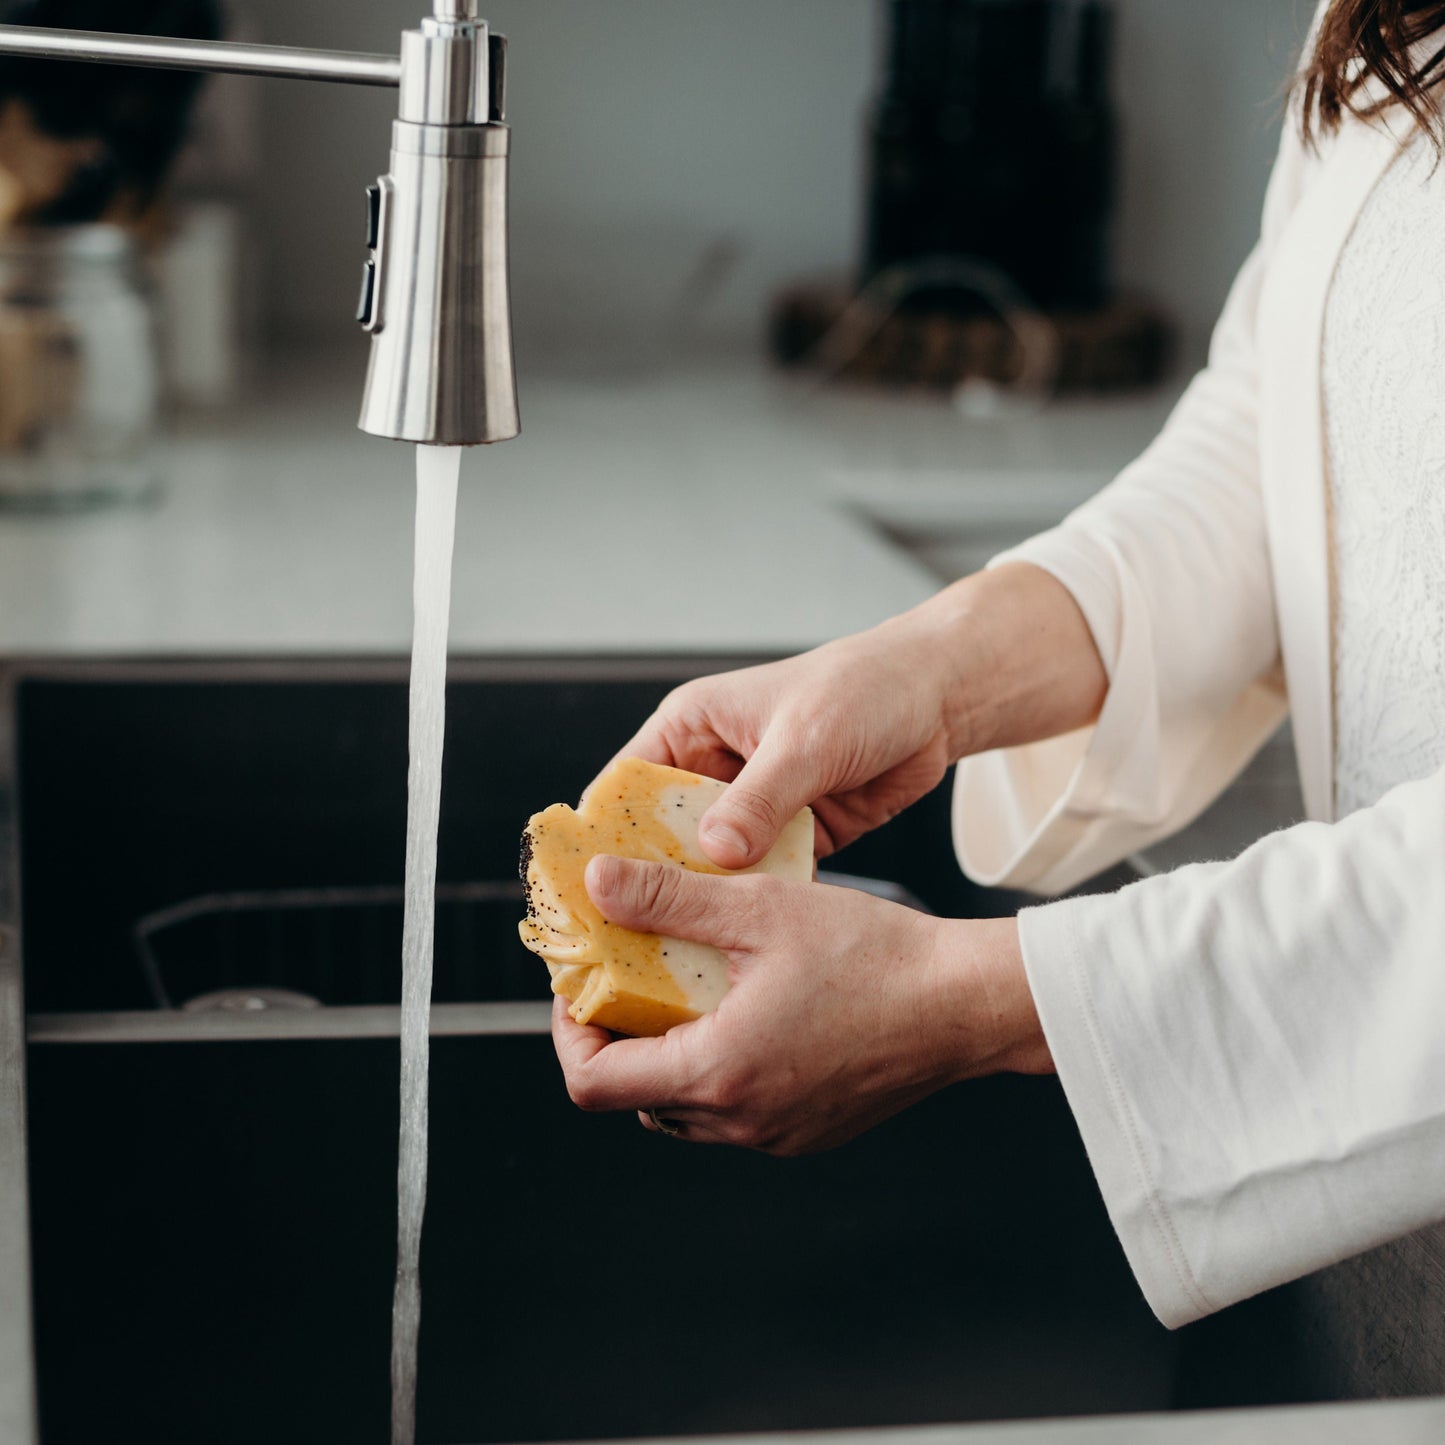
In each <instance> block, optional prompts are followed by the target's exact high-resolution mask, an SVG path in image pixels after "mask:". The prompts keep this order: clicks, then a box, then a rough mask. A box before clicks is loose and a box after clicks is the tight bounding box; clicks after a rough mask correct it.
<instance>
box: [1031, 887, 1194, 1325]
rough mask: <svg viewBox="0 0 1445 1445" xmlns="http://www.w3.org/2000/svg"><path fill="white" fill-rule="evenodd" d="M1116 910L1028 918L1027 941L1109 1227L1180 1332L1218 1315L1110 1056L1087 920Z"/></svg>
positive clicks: (1043, 1016) (1156, 1307)
mask: <svg viewBox="0 0 1445 1445" xmlns="http://www.w3.org/2000/svg"><path fill="white" fill-rule="evenodd" d="M1136 886H1138V885H1136ZM1111 902H1112V900H1111V898H1110V897H1109V896H1108V895H1105V896H1103V897H1095V898H1076V899H1067V900H1064V901H1062V902H1058V903H1050V904H1047V905H1044V906H1043V907H1039V908H1030V909H1026V910H1025V911H1024V912H1022V913H1020V914H1019V939H1020V943H1021V945H1022V948H1023V956H1024V967H1025V970H1026V971H1027V974H1028V980H1029V987H1030V989H1031V990H1032V991H1033V996H1034V1002H1035V1004H1036V1006H1037V1008H1038V1011H1039V1020H1040V1022H1041V1023H1042V1025H1043V1030H1044V1038H1045V1039H1046V1040H1047V1042H1048V1046H1049V1052H1050V1053H1051V1055H1052V1056H1053V1060H1054V1066H1055V1068H1056V1069H1057V1070H1058V1075H1059V1080H1060V1082H1061V1083H1062V1084H1063V1088H1064V1094H1065V1096H1066V1097H1067V1098H1068V1101H1069V1107H1070V1109H1072V1111H1073V1114H1074V1119H1075V1121H1076V1123H1077V1124H1078V1127H1079V1133H1080V1134H1081V1135H1082V1136H1083V1141H1084V1147H1085V1149H1086V1150H1087V1151H1088V1155H1089V1162H1090V1164H1091V1165H1092V1167H1093V1170H1094V1177H1095V1178H1096V1179H1097V1181H1098V1184H1099V1188H1100V1191H1101V1192H1102V1194H1103V1196H1104V1203H1105V1205H1106V1206H1107V1208H1108V1211H1109V1218H1110V1220H1111V1221H1112V1222H1113V1225H1114V1229H1115V1232H1116V1233H1117V1234H1118V1236H1119V1242H1120V1243H1121V1244H1122V1245H1123V1248H1124V1254H1125V1256H1126V1257H1127V1259H1128V1261H1129V1266H1130V1268H1131V1269H1132V1270H1133V1271H1134V1277H1135V1278H1136V1279H1137V1280H1138V1282H1139V1286H1140V1288H1141V1289H1142V1290H1143V1292H1144V1297H1145V1299H1146V1300H1147V1301H1148V1303H1149V1307H1150V1308H1151V1309H1152V1310H1153V1311H1154V1313H1155V1314H1156V1315H1157V1316H1158V1317H1159V1320H1160V1322H1161V1323H1162V1324H1164V1325H1165V1326H1167V1327H1168V1328H1169V1329H1177V1328H1179V1326H1181V1325H1185V1324H1189V1323H1190V1322H1191V1321H1193V1320H1196V1319H1199V1318H1200V1317H1202V1316H1204V1315H1207V1314H1212V1313H1213V1312H1214V1311H1215V1309H1216V1308H1218V1306H1217V1305H1215V1304H1213V1303H1212V1302H1211V1301H1210V1300H1209V1299H1208V1297H1207V1296H1206V1295H1205V1294H1204V1292H1203V1290H1202V1289H1201V1288H1200V1286H1199V1284H1198V1282H1197V1281H1196V1280H1195V1278H1194V1276H1193V1274H1192V1272H1191V1270H1190V1268H1189V1265H1188V1262H1187V1260H1186V1259H1185V1256H1184V1251H1183V1248H1182V1246H1181V1244H1180V1242H1179V1239H1178V1236H1177V1234H1176V1231H1175V1229H1174V1225H1173V1222H1172V1221H1171V1219H1170V1216H1169V1211H1168V1209H1167V1208H1166V1206H1165V1205H1164V1203H1163V1201H1162V1200H1161V1198H1160V1196H1159V1191H1158V1188H1157V1186H1156V1185H1155V1182H1154V1180H1153V1179H1152V1178H1151V1176H1150V1173H1149V1170H1148V1166H1147V1164H1146V1163H1145V1159H1144V1152H1143V1149H1142V1148H1141V1133H1140V1124H1139V1121H1138V1119H1137V1117H1136V1116H1135V1113H1134V1111H1133V1109H1132V1107H1131V1104H1130V1100H1129V1096H1128V1094H1127V1093H1126V1091H1125V1090H1124V1088H1123V1085H1122V1083H1121V1078H1120V1071H1119V1069H1118V1068H1117V1066H1116V1065H1115V1063H1114V1061H1113V1059H1112V1058H1111V1057H1110V1054H1109V1048H1108V1043H1107V1040H1106V1038H1105V1035H1104V1032H1103V1030H1102V1028H1101V1027H1100V1023H1099V1015H1098V1010H1097V1008H1096V1006H1095V1002H1094V999H1093V996H1092V991H1091V990H1090V987H1089V980H1088V974H1087V972H1086V970H1085V969H1084V968H1083V966H1082V963H1081V959H1080V956H1079V950H1078V946H1077V923H1078V920H1079V919H1080V918H1081V916H1082V914H1083V911H1084V910H1087V909H1101V908H1108V907H1110V906H1111Z"/></svg>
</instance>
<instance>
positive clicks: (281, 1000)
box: [181, 988, 321, 1014]
mask: <svg viewBox="0 0 1445 1445" xmlns="http://www.w3.org/2000/svg"><path fill="white" fill-rule="evenodd" d="M181 1007H182V1008H183V1009H185V1010H186V1011H187V1012H188V1013H231V1014H254V1013H266V1012H269V1011H271V1010H273V1009H297V1008H320V1007H321V1000H320V999H319V998H312V997H311V995H310V994H309V993H297V992H296V991H295V990H294V989H289V988H218V989H215V990H214V991H213V992H211V993H200V994H197V995H196V996H195V998H188V999H187V1000H186V1001H185V1003H183V1004H182V1005H181Z"/></svg>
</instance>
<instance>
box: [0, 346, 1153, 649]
mask: <svg viewBox="0 0 1445 1445" xmlns="http://www.w3.org/2000/svg"><path fill="white" fill-rule="evenodd" d="M363 364H364V353H363V352H362V350H360V349H358V350H357V351H356V353H355V354H351V353H349V352H348V353H347V354H346V355H345V356H343V357H340V358H338V359H334V360H326V359H318V358H316V357H309V358H306V357H303V358H301V359H298V360H293V361H292V362H290V363H289V364H284V365H282V366H281V367H280V368H278V369H277V370H276V372H275V373H274V374H273V379H272V381H271V382H270V384H269V385H267V386H266V387H265V388H264V390H263V391H262V394H261V395H260V396H258V398H257V399H256V400H255V401H254V402H253V403H251V404H249V405H247V406H246V407H244V408H242V409H241V410H239V411H238V412H237V413H236V414H235V415H233V416H229V417H226V418H219V419H210V420H198V419H192V420H189V421H187V422H184V423H183V424H182V425H181V426H180V427H179V428H178V430H177V434H176V436H175V437H174V438H173V439H172V440H171V441H169V442H168V443H167V444H166V445H165V448H164V466H165V469H166V471H167V473H168V479H167V482H166V486H165V490H164V493H163V495H162V496H161V498H160V499H159V500H158V501H157V502H155V503H152V504H149V505H146V506H142V507H133V508H124V507H117V508H113V509H109V510H102V511H96V512H91V513H86V514H79V515H68V516H67V515H60V516H22V515H16V514H14V513H4V512H0V655H9V656H16V655H25V656H36V655H43V656H87V655H97V656H123V655H145V656H174V655H197V656H217V655H220V656H235V655H262V656H297V655H301V656H305V655H313V654H317V655H333V656H334V655H342V656H348V655H356V654H369V655H375V654H392V655H395V654H402V653H404V652H405V651H406V650H407V647H408V643H409V638H410V569H411V555H410V546H411V525H412V518H411V509H412V502H413V496H414V492H413V487H412V481H411V477H412V469H413V459H412V454H411V450H410V448H408V447H405V446H402V445H400V444H397V443H388V442H381V441H377V440H375V439H374V438H371V437H367V436H364V435H362V434H360V433H359V432H357V431H356V429H355V413H356V410H357V407H358V405H359V399H360V390H361V376H362V369H363ZM1166 404H1167V398H1158V397H1150V398H1146V399H1144V400H1142V401H1141V400H1130V401H1126V402H1122V403H1107V404H1104V403H1093V404H1070V405H1068V406H1059V407H1057V408H1052V409H1050V410H1049V411H1047V412H1044V413H1042V414H1040V415H1038V416H1029V417H1023V418H1018V419H1014V420H1011V421H970V420H967V419H965V418H964V417H962V416H961V415H960V414H959V413H957V412H956V411H955V410H954V409H953V408H952V407H951V406H950V405H948V403H947V402H946V401H943V400H935V399H931V398H926V397H919V396H916V395H897V396H889V395H879V394H877V393H872V392H864V391H848V390H821V389H818V388H816V387H811V386H809V385H808V384H807V383H803V382H800V381H798V380H797V379H796V378H793V377H788V376H783V375H779V374H776V373H773V372H771V371H769V370H767V369H766V368H765V367H764V366H762V365H761V364H759V363H758V362H756V361H749V360H747V359H744V358H728V357H719V358H713V359H707V360H695V361H691V362H688V363H684V364H678V365H676V366H674V367H672V368H671V369H669V370H665V371H664V370H662V369H661V368H658V369H654V370H653V371H651V372H650V373H641V374H639V373H637V372H633V373H630V374H623V375H615V376H612V377H610V378H594V377H579V376H564V375H551V376H549V375H546V374H543V375H541V376H536V377H524V381H523V390H522V406H523V425H524V433H523V435H522V437H521V438H520V439H519V440H517V441H515V442H508V443H504V444H502V445H499V446H495V447H491V448H480V449H477V450H475V451H473V452H470V453H469V454H468V456H467V458H466V460H465V463H464V472H463V493H462V501H461V504H460V515H459V518H458V535H457V557H456V566H455V582H454V602H453V621H452V651H453V652H454V653H455V654H468V653H475V654H481V653H518V652H539V653H574V652H582V653H590V652H597V651H604V652H630V651H643V652H647V651H668V652H686V653H716V652H728V651H751V650H764V651H766V650H780V651H783V650H795V649H798V648H802V647H806V646H810V645H813V644H815V643H817V642H820V641H822V640H825V639H826V638H829V637H832V636H836V635H839V634H842V633H846V632H850V631H854V630H856V629H858V628H861V627H865V626H868V625H870V624H871V623H873V622H876V621H878V620H880V619H882V618H883V617H885V616H887V615H890V614H891V613H894V612H896V611H899V610H901V609H903V608H906V607H908V606H910V605H912V604H913V603H915V602H917V601H919V600H920V599H921V598H922V597H924V596H926V595H927V594H928V593H929V592H930V591H931V590H932V589H933V588H934V587H935V586H936V585H937V584H936V580H935V579H934V577H933V576H932V575H931V574H930V573H929V572H928V571H927V569H926V568H925V567H924V566H923V565H922V564H921V563H920V562H919V561H918V560H917V559H916V558H915V557H913V556H911V555H910V554H909V552H908V551H907V550H906V549H905V548H904V547H901V546H899V545H897V544H896V543H895V542H894V541H891V540H889V539H888V538H887V537H886V536H884V535H883V534H882V533H881V532H880V530H879V529H878V528H877V527H876V526H875V525H873V524H872V522H870V521H869V520H868V518H867V517H866V516H865V515H864V514H865V513H867V514H870V515H871V516H873V517H874V518H882V519H884V520H888V521H893V520H895V519H897V520H901V521H902V523H904V524H905V525H906V527H911V528H912V529H913V530H914V531H915V532H916V531H917V530H918V529H919V528H920V527H921V528H923V530H925V531H926V530H927V528H928V527H929V526H930V525H932V523H933V522H934V521H936V520H937V521H947V522H948V523H949V524H950V525H951V526H954V527H955V528H956V527H957V526H958V525H960V524H962V525H963V526H965V527H967V526H969V525H971V519H977V520H978V521H979V522H980V524H982V523H988V524H989V525H996V524H997V523H998V521H999V519H1000V518H1003V519H1005V520H1006V522H1007V525H1008V526H1010V527H1013V528H1014V529H1015V530H1019V529H1021V530H1023V531H1028V530H1032V529H1033V526H1034V525H1036V524H1037V525H1043V524H1046V523H1047V522H1048V521H1049V520H1051V519H1052V518H1053V517H1054V516H1055V515H1057V514H1058V513H1060V512H1061V511H1063V510H1064V509H1066V508H1067V507H1068V506H1070V505H1072V504H1073V503H1074V502H1076V501H1078V500H1081V499H1082V498H1083V497H1084V496H1086V495H1088V493H1089V492H1091V491H1092V490H1094V489H1095V488H1096V487H1097V486H1098V485H1099V484H1100V483H1102V482H1103V481H1104V480H1106V479H1107V477H1108V476H1109V475H1111V474H1112V473H1113V471H1115V470H1117V468H1118V467H1119V466H1120V465H1122V464H1123V463H1124V462H1125V461H1127V460H1128V459H1129V458H1130V457H1131V456H1132V455H1133V454H1134V453H1135V452H1137V451H1138V449H1139V448H1140V447H1141V446H1142V445H1143V444H1144V442H1146V441H1147V439H1148V437H1149V436H1150V435H1151V434H1152V432H1153V430H1154V429H1155V428H1156V426H1157V424H1158V420H1159V419H1160V417H1161V416H1162V412H1163V407H1164V406H1165V405H1166ZM1020 507H1022V509H1023V510H1022V520H1020V514H1019V509H1020Z"/></svg>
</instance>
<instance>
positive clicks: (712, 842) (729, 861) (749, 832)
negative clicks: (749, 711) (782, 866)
mask: <svg viewBox="0 0 1445 1445" xmlns="http://www.w3.org/2000/svg"><path fill="white" fill-rule="evenodd" d="M811 764H812V760H811V758H809V757H808V755H807V754H806V753H804V752H802V751H800V750H798V749H796V748H789V747H786V746H785V745H783V744H782V743H779V742H776V741H773V740H772V739H771V735H765V736H764V738H763V740H762V742H761V743H760V744H759V746H758V750H757V752H755V753H754V754H753V755H752V757H751V758H749V759H748V761H747V762H746V763H745V764H744V765H743V768H742V771H741V772H740V773H739V774H738V775H737V777H736V778H734V779H733V781H732V782H731V783H729V784H728V788H727V791H726V792H725V793H724V794H723V795H722V797H720V798H719V799H718V800H717V802H715V803H714V804H713V805H712V807H711V808H709V809H708V810H707V812H706V813H705V814H703V818H702V822H701V823H700V824H699V825H698V842H699V843H701V845H702V851H703V852H704V853H706V854H707V856H708V857H709V858H710V859H712V861H713V862H714V863H716V864H717V865H718V867H719V868H750V867H751V866H752V865H753V864H754V863H757V862H759V861H760V860H761V859H762V858H763V857H764V855H765V854H766V853H767V852H768V850H769V849H770V848H771V847H772V846H773V844H774V843H776V842H777V841H778V836H779V835H780V834H781V833H782V831H783V829H784V828H785V827H786V826H787V825H788V823H789V822H791V821H792V819H793V818H794V817H795V816H796V815H797V813H798V812H799V811H800V810H801V809H803V808H805V807H807V805H808V804H809V803H811V802H812V801H813V799H814V798H816V797H817V796H818V795H819V794H820V793H821V792H822V791H823V789H822V788H821V787H820V786H819V782H818V779H817V778H816V777H815V776H814V775H813V769H812V765H811Z"/></svg>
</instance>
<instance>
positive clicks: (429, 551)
mask: <svg viewBox="0 0 1445 1445" xmlns="http://www.w3.org/2000/svg"><path fill="white" fill-rule="evenodd" d="M461 463H462V453H461V448H460V447H426V446H421V447H418V448H417V449H416V553H415V563H414V568H415V570H414V573H413V577H412V606H413V609H414V610H413V622H412V643H411V703H410V758H409V762H408V766H407V813H406V904H405V911H404V914H403V923H402V945H401V970H402V973H401V979H402V981H401V1139H400V1144H399V1149H398V1156H397V1232H396V1293H395V1297H394V1299H393V1303H392V1323H391V1440H392V1445H414V1441H415V1439H416V1348H417V1337H418V1333H419V1330H420V1326H421V1277H420V1266H421V1222H422V1214H423V1213H424V1211H425V1209H426V1143H427V1071H428V1061H429V1057H430V1047H429V1046H430V1033H429V1029H430V1021H431V980H432V944H433V939H434V933H435V930H434V920H435V912H436V878H437V824H438V820H439V818H440V815H441V790H442V740H443V737H444V734H445V731H446V674H447V625H448V621H449V619H450V614H451V592H452V542H453V538H454V535H455V532H456V515H457V479H458V477H459V475H460V473H461Z"/></svg>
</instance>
